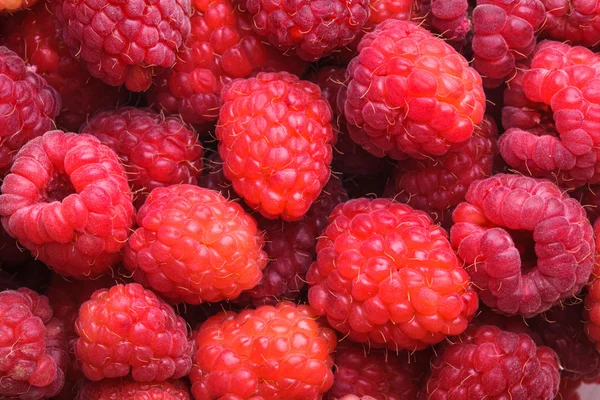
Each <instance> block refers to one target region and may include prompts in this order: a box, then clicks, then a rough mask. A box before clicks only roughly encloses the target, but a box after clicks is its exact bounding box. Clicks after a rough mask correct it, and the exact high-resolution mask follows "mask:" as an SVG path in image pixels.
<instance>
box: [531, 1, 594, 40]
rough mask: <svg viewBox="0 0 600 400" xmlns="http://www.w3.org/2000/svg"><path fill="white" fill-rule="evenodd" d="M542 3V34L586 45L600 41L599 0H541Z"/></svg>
mask: <svg viewBox="0 0 600 400" xmlns="http://www.w3.org/2000/svg"><path fill="white" fill-rule="evenodd" d="M542 3H544V5H545V7H546V19H545V21H544V25H543V31H542V36H545V37H548V38H550V39H554V40H557V41H559V42H567V43H569V44H571V45H581V46H586V47H595V46H597V45H598V44H599V43H600V2H598V1H569V0H542Z"/></svg>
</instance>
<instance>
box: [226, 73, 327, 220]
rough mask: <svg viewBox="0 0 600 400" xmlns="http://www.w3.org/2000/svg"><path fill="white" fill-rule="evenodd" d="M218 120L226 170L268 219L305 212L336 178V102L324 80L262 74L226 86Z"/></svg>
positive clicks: (241, 192)
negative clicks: (322, 86)
mask: <svg viewBox="0 0 600 400" xmlns="http://www.w3.org/2000/svg"><path fill="white" fill-rule="evenodd" d="M221 96H222V98H223V101H224V104H223V108H222V109H221V114H220V118H219V123H218V125H217V131H216V134H217V139H218V141H219V154H220V155H221V158H222V159H223V172H224V174H225V177H226V178H227V179H229V180H230V181H231V182H232V184H233V188H234V189H235V191H236V193H237V194H238V195H240V196H241V197H242V198H243V199H244V200H245V201H246V203H247V204H248V205H249V206H250V207H252V208H253V209H256V210H257V211H259V212H260V213H261V214H262V215H264V216H265V217H267V218H277V217H281V218H283V219H284V220H286V221H293V220H298V219H300V218H302V216H303V215H304V214H306V212H307V211H308V209H309V208H310V205H311V204H312V203H313V201H315V199H316V198H317V197H318V196H319V193H321V190H322V189H323V187H324V186H325V184H326V183H327V181H328V180H329V175H330V168H329V164H330V163H331V157H332V150H331V144H330V143H331V140H332V138H333V133H332V127H331V118H332V115H331V108H330V107H329V104H327V101H326V100H325V99H324V98H323V97H322V96H321V91H320V89H319V87H318V86H317V85H315V84H314V83H311V82H308V81H301V80H299V79H298V78H297V77H296V76H294V75H291V74H288V73H285V72H281V73H259V74H258V76H257V77H256V78H249V79H239V80H237V81H234V82H232V83H231V84H229V85H227V86H226V87H225V88H224V89H223V92H222V93H221Z"/></svg>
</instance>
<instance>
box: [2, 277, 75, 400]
mask: <svg viewBox="0 0 600 400" xmlns="http://www.w3.org/2000/svg"><path fill="white" fill-rule="evenodd" d="M0 331H1V332H2V335H0V359H1V360H2V362H1V363H0V380H1V381H2V385H0V398H3V399H19V400H38V399H47V398H49V397H52V396H54V395H55V394H57V393H58V392H59V391H60V390H61V389H62V386H63V384H64V382H65V369H66V366H67V360H68V354H67V341H66V340H65V334H64V331H63V328H62V325H61V323H60V322H59V321H58V320H57V319H56V318H52V308H51V307H50V305H49V304H48V299H47V298H46V297H45V296H40V295H38V294H37V293H36V292H34V291H33V290H30V289H26V288H21V289H18V290H6V291H3V292H0Z"/></svg>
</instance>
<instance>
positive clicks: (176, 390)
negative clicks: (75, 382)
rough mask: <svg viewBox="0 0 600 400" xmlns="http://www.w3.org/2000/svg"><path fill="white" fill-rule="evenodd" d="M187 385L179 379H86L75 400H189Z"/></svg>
mask: <svg viewBox="0 0 600 400" xmlns="http://www.w3.org/2000/svg"><path fill="white" fill-rule="evenodd" d="M191 398H192V397H191V395H190V392H189V388H188V385H187V384H186V383H185V382H184V381H181V380H171V381H164V382H148V383H146V382H135V381H131V380H128V379H103V380H101V381H99V382H89V381H86V382H85V383H84V384H83V386H82V387H81V390H80V392H79V394H78V397H77V400H109V399H110V400H113V399H114V400H191Z"/></svg>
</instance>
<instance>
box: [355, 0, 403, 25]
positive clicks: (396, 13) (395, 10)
mask: <svg viewBox="0 0 600 400" xmlns="http://www.w3.org/2000/svg"><path fill="white" fill-rule="evenodd" d="M411 6H412V0H371V5H370V7H371V14H370V15H369V19H368V20H367V24H366V25H367V26H375V25H377V24H380V23H382V22H383V21H385V20H387V19H392V18H394V19H401V20H404V21H407V20H408V19H409V18H410V12H411V11H410V9H411Z"/></svg>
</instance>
